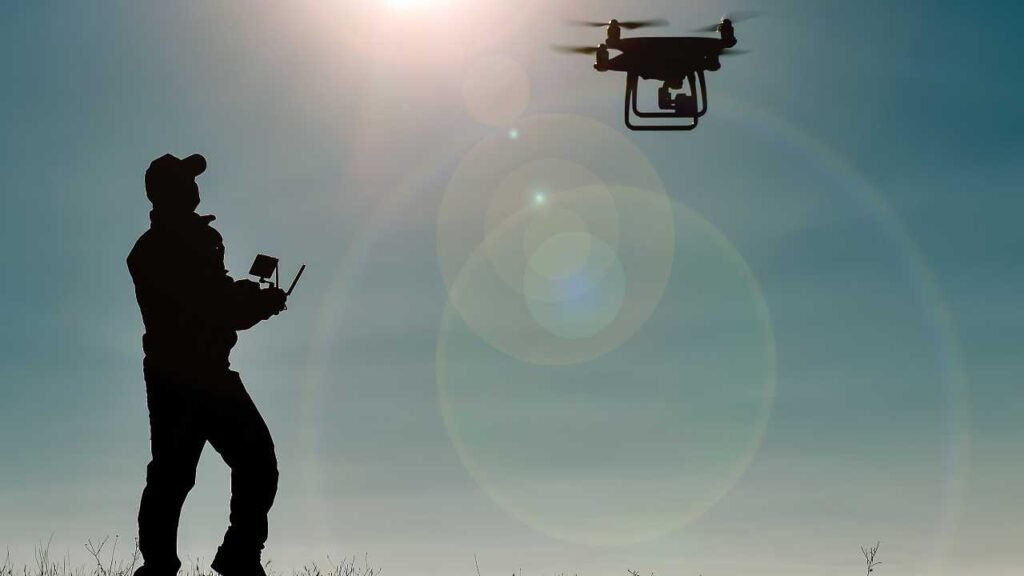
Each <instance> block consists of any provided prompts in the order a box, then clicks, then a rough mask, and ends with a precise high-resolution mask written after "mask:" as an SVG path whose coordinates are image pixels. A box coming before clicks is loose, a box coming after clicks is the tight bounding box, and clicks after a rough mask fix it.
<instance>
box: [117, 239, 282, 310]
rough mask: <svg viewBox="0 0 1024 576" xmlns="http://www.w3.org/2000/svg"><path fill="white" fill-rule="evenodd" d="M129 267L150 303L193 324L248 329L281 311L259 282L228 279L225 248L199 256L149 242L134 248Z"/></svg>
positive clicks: (208, 249)
mask: <svg viewBox="0 0 1024 576" xmlns="http://www.w3.org/2000/svg"><path fill="white" fill-rule="evenodd" d="M218 236H219V235H218ZM128 268H129V271H130V272H131V275H132V278H133V280H134V282H135V284H136V287H137V288H139V289H141V290H142V291H143V292H145V293H146V294H147V298H146V299H147V300H149V301H150V302H151V305H154V306H161V307H167V308H169V310H167V312H173V313H174V314H175V315H178V316H179V317H181V318H182V319H183V320H186V321H189V322H191V323H193V324H206V325H208V326H210V327H211V328H213V327H219V328H228V329H231V330H245V329H247V328H251V327H252V326H254V325H256V324H257V323H258V322H260V321H261V320H265V319H267V318H269V317H271V316H273V315H274V314H276V313H277V312H278V311H279V310H278V309H276V308H275V306H274V302H273V301H272V298H270V297H269V295H268V294H267V292H268V291H267V290H262V289H260V286H259V284H257V283H255V282H252V281H250V280H234V279H232V278H231V277H230V276H229V275H228V273H227V270H226V269H225V268H224V252H223V246H210V245H207V246H203V250H201V251H199V252H196V251H195V250H189V249H187V247H186V246H178V245H173V246H172V245H169V244H168V243H167V242H160V241H157V240H156V239H152V238H151V239H149V241H146V242H140V243H139V244H137V245H136V247H135V248H134V249H133V250H132V252H131V254H130V255H129V256H128Z"/></svg>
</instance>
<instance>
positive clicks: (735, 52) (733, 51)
mask: <svg viewBox="0 0 1024 576" xmlns="http://www.w3.org/2000/svg"><path fill="white" fill-rule="evenodd" d="M750 52H751V51H750V50H740V49H737V48H724V49H722V50H721V51H720V52H719V53H718V55H719V56H740V55H742V54H750Z"/></svg>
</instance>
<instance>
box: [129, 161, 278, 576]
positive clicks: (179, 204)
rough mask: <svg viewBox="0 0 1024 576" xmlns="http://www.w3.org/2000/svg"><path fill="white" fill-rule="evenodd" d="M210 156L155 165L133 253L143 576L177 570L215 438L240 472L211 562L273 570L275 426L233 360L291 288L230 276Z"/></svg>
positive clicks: (241, 571) (241, 574)
mask: <svg viewBox="0 0 1024 576" xmlns="http://www.w3.org/2000/svg"><path fill="white" fill-rule="evenodd" d="M205 169H206V160H205V159H204V158H203V157H202V156H200V155H198V154H193V155H192V156H189V157H187V158H184V159H179V158H176V157H175V156H172V155H170V154H165V155H163V156H161V157H160V158H157V159H156V160H154V161H153V162H152V163H151V164H150V165H149V169H148V170H146V196H148V197H149V200H150V201H151V202H152V203H153V211H152V212H150V214H149V217H150V222H151V223H150V227H149V230H147V231H146V232H145V233H144V234H143V235H142V236H141V237H140V238H139V239H138V241H137V242H136V243H135V247H134V248H133V249H132V251H131V254H130V255H129V256H128V269H129V270H130V271H131V275H132V280H133V281H134V282H135V295H136V298H137V299H138V301H139V308H140V309H141V310H142V319H143V322H144V324H145V327H146V333H145V335H144V336H143V338H142V347H143V350H144V351H145V361H144V363H143V367H144V373H145V378H146V399H147V404H148V406H149V425H150V447H151V449H152V460H151V461H150V463H149V466H148V467H147V469H146V487H145V489H144V490H143V492H142V502H141V505H140V507H139V549H140V552H141V553H142V558H143V561H144V565H143V566H142V567H141V568H139V570H138V571H137V572H136V574H137V576H173V575H174V574H175V573H176V572H177V570H178V568H179V567H180V566H181V562H180V561H179V559H178V554H177V532H178V519H179V517H180V515H181V507H182V505H183V504H184V502H185V497H186V496H187V495H188V492H189V490H190V489H191V488H192V486H193V485H194V484H195V475H196V465H197V464H198V463H199V455H200V453H201V452H202V450H203V446H204V445H205V444H206V442H207V441H208V442H210V444H211V445H212V446H213V447H214V449H216V450H217V452H219V453H220V455H221V456H222V457H223V458H224V461H225V462H226V463H227V464H228V466H230V467H231V525H230V527H229V528H228V530H227V534H225V536H224V542H223V544H221V546H220V548H218V550H217V555H216V556H215V557H214V559H213V563H212V567H213V569H214V570H216V571H217V572H220V573H221V574H223V575H225V576H264V571H263V568H262V566H261V564H260V552H261V550H262V549H263V544H264V543H265V542H266V539H267V512H269V510H270V507H271V505H273V503H274V495H275V493H276V492H277V458H276V456H275V454H274V443H273V441H272V440H271V438H270V432H269V430H267V425H266V424H265V423H264V421H263V418H262V417H261V416H260V413H259V411H258V410H257V409H256V406H255V405H254V404H253V402H252V399H251V398H250V397H249V394H248V393H247V392H246V391H245V387H244V386H242V381H241V380H240V379H239V377H238V373H237V372H234V371H232V370H231V369H230V368H229V365H228V353H229V352H230V351H231V347H232V346H234V344H235V342H236V340H237V335H236V331H238V330H245V329H246V328H250V327H252V326H253V325H255V324H256V323H257V322H259V321H260V320H265V319H267V318H269V317H271V316H273V315H275V314H277V313H278V312H280V311H281V310H282V309H283V308H284V304H285V294H284V292H283V291H281V290H280V289H277V288H269V289H260V286H259V284H257V283H255V282H252V281H249V280H238V281H235V280H232V279H231V277H229V276H228V274H227V270H225V269H224V244H223V242H222V240H221V236H220V234H219V233H218V232H217V231H216V230H214V229H213V228H212V227H211V226H210V221H212V220H213V219H214V217H213V216H200V215H199V214H196V213H195V209H196V207H197V206H198V205H199V186H198V185H197V184H196V182H195V178H196V176H198V175H199V174H201V173H202V172H203V171H204V170H205Z"/></svg>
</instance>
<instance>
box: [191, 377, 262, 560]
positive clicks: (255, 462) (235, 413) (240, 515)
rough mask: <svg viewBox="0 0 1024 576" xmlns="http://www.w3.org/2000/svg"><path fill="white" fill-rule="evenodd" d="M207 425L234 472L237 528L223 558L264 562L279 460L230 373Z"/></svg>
mask: <svg viewBox="0 0 1024 576" xmlns="http://www.w3.org/2000/svg"><path fill="white" fill-rule="evenodd" d="M226 378H227V381H226V382H224V383H223V386H218V389H219V390H220V391H221V393H220V395H219V397H218V401H217V402H216V403H215V404H214V408H215V409H214V413H212V414H210V415H209V421H208V422H207V429H208V438H209V441H210V444H211V445H212V446H213V447H214V449H216V450H217V452H219V453H220V455H221V457H223V458H224V462H226V463H227V465H228V466H230V467H231V516H230V520H231V525H230V526H229V528H228V530H227V533H226V534H225V535H224V544H223V545H222V546H221V548H220V550H218V554H217V555H218V556H221V557H224V556H228V557H235V558H239V559H240V560H241V561H246V562H248V561H251V560H256V561H257V562H258V561H259V557H260V551H261V550H262V549H263V545H264V543H265V542H266V540H267V514H268V513H269V512H270V507H271V506H273V504H274V496H275V495H276V494H277V479H278V471H277V457H276V455H275V453H274V442H273V440H272V439H271V437H270V431H269V430H268V429H267V425H266V423H265V422H264V421H263V417H262V416H260V413H259V410H257V409H256V405H255V404H254V403H253V401H252V398H250V397H249V394H248V392H246V390H245V388H244V386H243V385H242V381H241V380H240V379H239V377H238V374H237V373H235V372H230V373H229V375H228V376H227V377H226Z"/></svg>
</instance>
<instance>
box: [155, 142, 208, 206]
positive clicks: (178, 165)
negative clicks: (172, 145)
mask: <svg viewBox="0 0 1024 576" xmlns="http://www.w3.org/2000/svg"><path fill="white" fill-rule="evenodd" d="M205 171H206V158H203V155H202V154H192V155H191V156H186V157H184V158H178V157H177V156H175V155H173V154H164V155H163V156H161V157H159V158H157V159H156V160H153V161H152V162H150V164H149V168H148V169H146V196H147V197H148V198H149V200H150V201H151V202H154V203H156V202H157V201H158V200H159V197H160V196H161V195H162V194H164V193H166V192H171V193H173V192H174V189H175V188H177V187H178V186H181V185H183V184H187V183H190V182H193V181H195V177H196V176H199V175H200V174H202V173H203V172H205Z"/></svg>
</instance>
